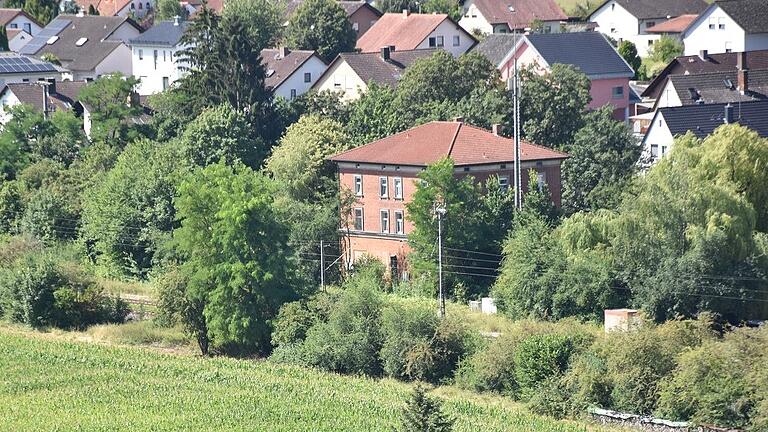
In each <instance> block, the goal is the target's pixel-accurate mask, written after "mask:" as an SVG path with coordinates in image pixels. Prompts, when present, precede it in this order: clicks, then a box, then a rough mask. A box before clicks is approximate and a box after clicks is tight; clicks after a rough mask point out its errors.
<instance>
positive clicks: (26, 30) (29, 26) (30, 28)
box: [23, 23, 32, 34]
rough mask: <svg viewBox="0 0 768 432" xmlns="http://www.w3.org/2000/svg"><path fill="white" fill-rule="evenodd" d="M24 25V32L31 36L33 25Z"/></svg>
mask: <svg viewBox="0 0 768 432" xmlns="http://www.w3.org/2000/svg"><path fill="white" fill-rule="evenodd" d="M23 25H24V31H25V32H27V33H29V34H32V24H30V23H24V24H23Z"/></svg>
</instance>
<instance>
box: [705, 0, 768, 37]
mask: <svg viewBox="0 0 768 432" xmlns="http://www.w3.org/2000/svg"><path fill="white" fill-rule="evenodd" d="M715 4H716V5H717V6H719V7H720V9H722V10H723V11H724V12H725V13H726V14H728V16H729V17H731V18H733V20H734V21H736V24H738V25H739V27H741V28H743V29H744V31H746V32H747V33H768V2H766V0H718V1H716V2H715Z"/></svg>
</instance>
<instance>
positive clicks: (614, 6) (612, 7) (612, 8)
mask: <svg viewBox="0 0 768 432" xmlns="http://www.w3.org/2000/svg"><path fill="white" fill-rule="evenodd" d="M615 10H616V3H611V12H613V11H615Z"/></svg>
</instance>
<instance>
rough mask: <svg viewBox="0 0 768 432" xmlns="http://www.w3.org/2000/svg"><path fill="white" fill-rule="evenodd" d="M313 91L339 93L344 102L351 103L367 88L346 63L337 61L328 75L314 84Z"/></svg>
mask: <svg viewBox="0 0 768 432" xmlns="http://www.w3.org/2000/svg"><path fill="white" fill-rule="evenodd" d="M314 89H315V90H317V91H318V92H320V91H324V90H330V91H337V92H341V93H343V96H342V99H343V100H344V101H353V100H357V99H359V98H360V95H361V94H363V93H365V91H366V90H367V89H368V86H367V85H366V83H365V82H363V80H361V79H360V77H359V76H358V75H357V73H356V72H355V71H354V70H353V69H352V68H351V67H349V65H348V64H347V63H346V62H343V61H338V62H335V63H334V64H332V65H331V68H330V70H329V71H328V73H326V74H325V76H324V77H323V78H322V80H319V81H318V82H317V83H316V84H315V86H314Z"/></svg>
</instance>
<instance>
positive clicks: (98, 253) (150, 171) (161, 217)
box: [81, 140, 178, 277]
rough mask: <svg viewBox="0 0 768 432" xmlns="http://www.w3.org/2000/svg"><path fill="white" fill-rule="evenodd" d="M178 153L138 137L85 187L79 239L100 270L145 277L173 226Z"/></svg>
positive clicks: (169, 147)
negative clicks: (115, 160)
mask: <svg viewBox="0 0 768 432" xmlns="http://www.w3.org/2000/svg"><path fill="white" fill-rule="evenodd" d="M177 161H178V155H177V154H176V153H175V149H174V147H173V146H164V145H159V144H157V143H154V142H151V141H148V140H140V141H136V142H134V143H131V144H129V145H128V146H127V147H126V148H125V150H124V151H123V153H122V154H120V157H119V158H118V159H117V162H116V164H115V166H114V167H113V168H112V169H110V170H109V171H108V172H107V173H106V175H104V177H103V178H102V179H101V181H99V182H98V183H96V184H94V186H93V187H92V188H91V189H89V190H87V191H85V197H84V202H83V214H82V219H83V227H82V234H81V240H82V241H83V242H84V244H85V245H86V246H87V248H88V249H87V250H88V253H89V256H90V257H91V259H92V260H94V261H95V262H96V263H97V264H99V266H100V270H101V271H102V273H106V274H110V275H115V276H119V277H126V276H138V277H145V276H146V274H147V272H148V271H149V270H150V269H151V267H152V263H153V258H154V254H155V252H156V251H157V249H158V247H159V246H160V245H161V244H162V243H163V241H164V240H165V239H166V238H167V237H168V236H169V233H170V232H171V230H172V229H173V227H174V226H175V224H174V217H175V212H174V207H173V198H174V195H175V193H176V190H175V185H176V175H177V174H176V171H177Z"/></svg>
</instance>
